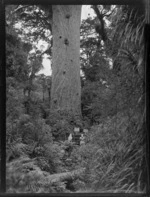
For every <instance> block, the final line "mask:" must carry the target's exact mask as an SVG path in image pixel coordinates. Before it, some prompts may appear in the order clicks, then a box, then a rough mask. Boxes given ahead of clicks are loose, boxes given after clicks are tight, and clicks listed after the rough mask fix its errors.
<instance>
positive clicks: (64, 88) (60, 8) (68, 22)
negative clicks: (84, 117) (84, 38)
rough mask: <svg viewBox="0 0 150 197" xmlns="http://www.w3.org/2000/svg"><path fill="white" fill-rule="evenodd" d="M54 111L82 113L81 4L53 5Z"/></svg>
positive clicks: (52, 101)
mask: <svg viewBox="0 0 150 197" xmlns="http://www.w3.org/2000/svg"><path fill="white" fill-rule="evenodd" d="M52 9H53V26H52V33H53V51H52V89H51V110H52V111H55V110H60V111H65V112H68V113H71V114H73V115H79V116H81V81H80V20H81V5H54V6H52Z"/></svg>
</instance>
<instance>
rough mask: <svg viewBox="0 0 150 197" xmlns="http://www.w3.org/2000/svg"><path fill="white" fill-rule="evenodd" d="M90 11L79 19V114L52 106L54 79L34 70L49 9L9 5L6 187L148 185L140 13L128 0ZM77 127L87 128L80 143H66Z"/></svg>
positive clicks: (121, 188) (46, 34) (134, 188)
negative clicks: (120, 3)
mask: <svg viewBox="0 0 150 197" xmlns="http://www.w3.org/2000/svg"><path fill="white" fill-rule="evenodd" d="M92 9H94V10H95V13H96V16H94V17H90V16H88V18H87V19H86V20H83V21H82V24H81V71H82V72H81V81H82V98H81V99H82V100H81V102H82V120H81V119H79V117H73V116H72V115H71V114H68V113H67V112H64V111H63V112H57V113H56V112H52V111H50V88H51V77H50V76H45V75H43V74H41V75H39V74H38V71H39V70H40V69H41V67H42V66H41V65H42V57H43V54H44V52H43V51H40V50H38V49H37V48H36V47H35V46H34V45H32V44H31V43H32V42H30V41H34V42H37V41H38V40H39V39H43V40H46V41H49V42H50V41H51V36H50V35H51V33H50V31H51V23H50V20H48V19H50V18H51V7H49V8H46V7H45V6H20V7H18V8H17V7H16V6H7V9H6V19H7V21H6V73H7V75H6V82H7V100H6V104H7V108H6V128H7V132H6V138H7V141H6V143H7V150H6V151H7V192H10V193H12V192H16V193H20V192H23V193H32V192H36V193H39V192H42V193H49V192H125V193H128V192H135V193H136V192H139V193H140V192H145V190H146V181H147V180H146V176H145V174H146V172H147V169H146V156H145V138H144V132H145V130H144V128H145V127H144V124H145V122H144V121H145V103H144V101H145V91H144V88H145V84H144V61H143V53H144V45H143V29H144V28H143V27H144V17H142V15H140V14H139V15H137V18H136V16H135V14H136V12H135V11H134V12H133V10H132V9H130V8H129V7H126V6H97V7H94V6H93V7H92ZM97 9H98V10H97ZM10 10H14V12H13V17H12V18H11V17H10V13H11V12H10ZM29 12H30V14H29ZM139 17H140V19H141V20H139ZM47 21H48V22H47ZM106 21H107V22H106ZM137 21H139V22H138V23H137ZM18 22H20V23H21V24H22V26H21V28H20V30H18V29H16V26H15V24H17V23H18ZM135 22H136V24H137V25H136V26H135V25H134V23H135ZM102 23H103V28H101V27H100V25H101V24H102ZM107 23H108V24H107ZM33 26H34V29H33V31H28V32H26V33H25V32H24V29H25V28H24V27H26V28H27V29H28V28H29V30H30V29H31V28H32V27H33ZM35 32H36V33H35ZM26 35H28V36H26ZM51 47H52V45H49V46H48V49H47V50H46V51H45V53H49V56H50V57H51ZM33 49H34V50H33ZM33 51H34V52H33ZM74 127H80V128H82V129H84V128H86V129H88V130H89V132H88V133H87V134H86V136H85V143H84V144H83V145H81V146H78V145H76V144H75V143H74V142H70V141H68V136H69V134H70V133H73V129H74ZM78 169H84V170H83V172H82V173H80V175H78V173H77V172H76V171H74V170H77V171H78ZM143 169H145V170H143ZM61 173H65V175H64V174H63V177H66V178H64V179H63V178H62V177H61ZM70 173H71V175H70ZM72 174H74V176H72ZM52 176H53V177H52ZM58 176H59V177H60V178H58ZM70 177H71V178H70ZM75 177H76V178H75ZM52 180H53V181H52ZM54 180H55V181H54Z"/></svg>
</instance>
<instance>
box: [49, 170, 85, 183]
mask: <svg viewBox="0 0 150 197" xmlns="http://www.w3.org/2000/svg"><path fill="white" fill-rule="evenodd" d="M84 171H85V168H80V169H78V170H73V171H71V172H63V173H59V174H52V175H49V176H47V177H46V179H48V182H50V183H52V184H53V183H57V182H62V181H70V180H75V179H77V178H79V177H80V176H81V175H82V174H83V173H84Z"/></svg>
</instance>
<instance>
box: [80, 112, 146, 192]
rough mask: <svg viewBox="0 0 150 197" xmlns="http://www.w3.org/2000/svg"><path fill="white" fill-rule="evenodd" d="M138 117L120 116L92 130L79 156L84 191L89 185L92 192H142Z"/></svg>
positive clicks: (140, 135) (141, 134)
mask: <svg viewBox="0 0 150 197" xmlns="http://www.w3.org/2000/svg"><path fill="white" fill-rule="evenodd" d="M139 117H140V115H137V114H136V115H134V116H133V117H132V118H130V117H129V116H127V115H125V114H121V113H119V114H117V115H116V116H114V117H113V118H111V119H109V118H107V120H106V121H105V122H104V123H103V124H101V125H99V126H94V127H93V128H92V130H91V132H89V135H88V139H87V141H89V142H87V144H86V145H85V146H83V147H82V151H83V153H82V154H81V155H83V157H84V160H83V161H84V165H85V166H86V173H85V174H84V177H83V180H85V183H86V187H89V185H92V189H93V190H94V191H102V190H104V191H107V190H111V191H112V190H113V191H117V192H124V191H126V192H141V191H143V190H144V187H145V185H144V184H143V183H144V182H143V180H144V179H143V176H144V174H143V162H144V144H143V132H142V130H143V128H142V125H141V124H139ZM133 123H134V124H133ZM133 125H134V127H133Z"/></svg>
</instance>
